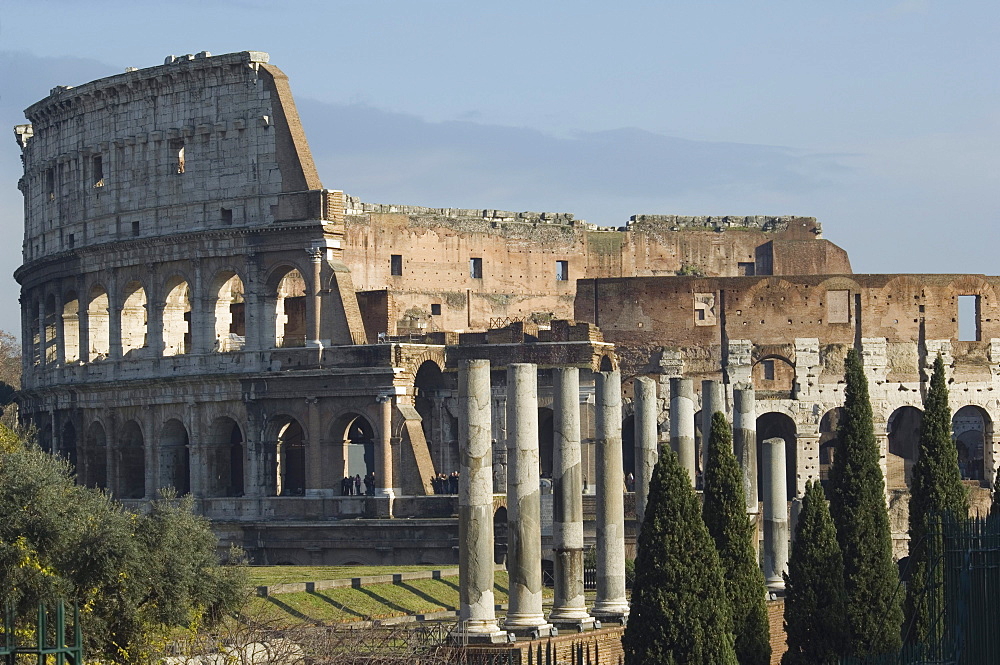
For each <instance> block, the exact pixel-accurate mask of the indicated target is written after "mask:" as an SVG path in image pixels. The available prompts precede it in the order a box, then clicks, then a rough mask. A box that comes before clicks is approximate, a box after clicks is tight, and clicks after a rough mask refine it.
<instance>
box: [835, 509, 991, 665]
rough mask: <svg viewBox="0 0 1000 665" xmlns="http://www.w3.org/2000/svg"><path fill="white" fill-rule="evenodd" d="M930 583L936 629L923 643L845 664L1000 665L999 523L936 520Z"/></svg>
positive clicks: (925, 595)
mask: <svg viewBox="0 0 1000 665" xmlns="http://www.w3.org/2000/svg"><path fill="white" fill-rule="evenodd" d="M927 538H928V540H927V544H928V567H927V571H928V574H927V584H926V585H925V587H924V589H923V590H922V593H921V594H920V597H919V598H920V602H924V603H926V605H927V607H928V609H929V613H930V617H931V627H930V630H929V631H928V639H927V640H926V642H925V643H921V644H907V645H905V646H904V647H903V649H902V650H901V651H900V652H899V653H893V654H883V655H880V656H875V657H870V658H866V659H856V658H847V659H844V660H843V661H842V662H843V664H844V665H932V664H933V665H980V664H983V665H988V664H991V663H1000V519H998V518H996V517H992V518H972V519H967V520H956V519H954V518H953V517H951V516H943V517H938V518H935V519H933V520H932V522H931V525H930V529H929V532H928V536H927Z"/></svg>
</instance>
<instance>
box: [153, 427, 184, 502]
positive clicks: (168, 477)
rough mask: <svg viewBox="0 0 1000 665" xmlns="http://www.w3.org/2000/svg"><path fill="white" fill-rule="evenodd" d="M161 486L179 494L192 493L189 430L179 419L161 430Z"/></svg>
mask: <svg viewBox="0 0 1000 665" xmlns="http://www.w3.org/2000/svg"><path fill="white" fill-rule="evenodd" d="M159 443H160V445H159V460H158V461H159V485H160V487H158V488H157V489H161V488H164V487H172V488H173V489H175V490H177V494H179V495H184V494H189V493H190V492H191V455H190V450H191V448H190V442H189V440H188V433H187V428H186V427H184V423H182V422H181V421H180V420H178V419H177V418H171V419H170V420H168V421H167V422H166V423H164V425H163V428H162V429H161V430H160V442H159Z"/></svg>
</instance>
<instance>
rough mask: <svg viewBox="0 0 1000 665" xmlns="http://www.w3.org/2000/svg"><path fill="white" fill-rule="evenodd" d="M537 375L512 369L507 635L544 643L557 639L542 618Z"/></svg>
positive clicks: (520, 366) (521, 366)
mask: <svg viewBox="0 0 1000 665" xmlns="http://www.w3.org/2000/svg"><path fill="white" fill-rule="evenodd" d="M537 372H538V369H537V367H536V366H535V365H533V364H529V363H514V364H511V365H508V367H507V553H508V559H507V561H508V564H507V570H508V571H509V573H510V592H509V594H508V602H509V606H508V610H507V618H506V619H505V620H504V622H503V627H504V630H507V631H510V632H512V633H514V634H515V635H523V636H527V637H535V638H537V637H539V636H541V635H551V634H552V624H549V623H546V621H545V615H544V614H543V613H542V529H541V489H540V486H539V482H538V377H537Z"/></svg>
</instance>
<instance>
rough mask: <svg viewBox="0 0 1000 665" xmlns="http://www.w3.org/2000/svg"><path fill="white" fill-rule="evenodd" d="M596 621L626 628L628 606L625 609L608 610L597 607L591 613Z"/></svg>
mask: <svg viewBox="0 0 1000 665" xmlns="http://www.w3.org/2000/svg"><path fill="white" fill-rule="evenodd" d="M590 613H591V614H592V615H593V617H594V618H595V619H598V620H599V621H600V622H601V623H604V624H612V623H614V624H618V625H620V626H624V625H625V624H627V623H628V605H626V606H625V607H624V608H622V607H614V608H606V609H597V608H596V607H595V608H594V609H593V610H591V611H590Z"/></svg>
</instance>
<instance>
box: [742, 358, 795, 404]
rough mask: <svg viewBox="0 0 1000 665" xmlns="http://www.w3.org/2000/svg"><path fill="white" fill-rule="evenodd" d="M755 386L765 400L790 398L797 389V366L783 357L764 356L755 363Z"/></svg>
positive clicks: (753, 374) (753, 373) (753, 375)
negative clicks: (795, 388)
mask: <svg viewBox="0 0 1000 665" xmlns="http://www.w3.org/2000/svg"><path fill="white" fill-rule="evenodd" d="M752 377H753V386H754V388H755V389H756V390H757V392H758V393H760V394H761V395H762V396H763V397H764V398H767V397H783V398H790V397H791V394H792V390H793V389H794V387H795V365H793V364H792V363H791V361H790V360H788V358H783V357H782V356H774V355H771V356H764V357H763V358H761V359H760V360H758V361H757V362H755V363H754V365H753V371H752Z"/></svg>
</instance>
